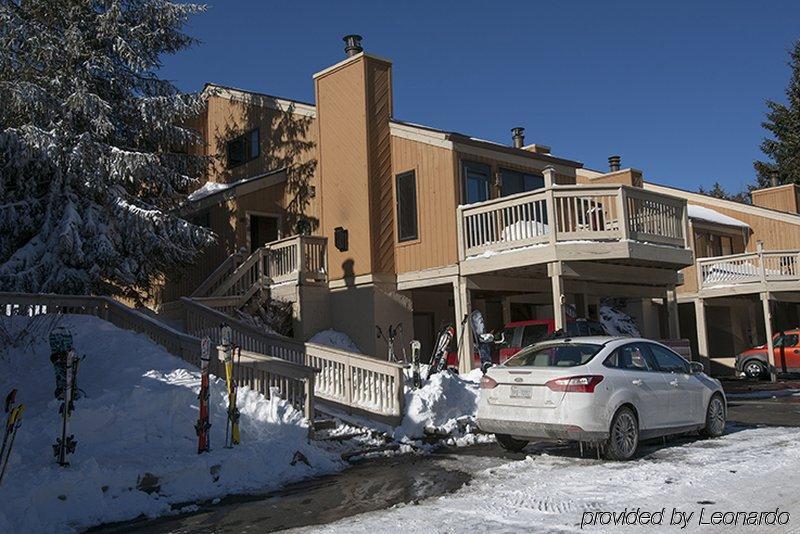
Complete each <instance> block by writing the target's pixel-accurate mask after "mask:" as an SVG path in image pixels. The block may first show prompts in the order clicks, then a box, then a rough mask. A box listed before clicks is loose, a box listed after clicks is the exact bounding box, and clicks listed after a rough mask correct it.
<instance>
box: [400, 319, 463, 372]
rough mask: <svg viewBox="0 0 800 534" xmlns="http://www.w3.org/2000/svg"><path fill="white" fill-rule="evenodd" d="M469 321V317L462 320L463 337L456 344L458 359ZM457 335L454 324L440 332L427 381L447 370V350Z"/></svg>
mask: <svg viewBox="0 0 800 534" xmlns="http://www.w3.org/2000/svg"><path fill="white" fill-rule="evenodd" d="M468 319H469V316H468V315H466V316H464V318H463V319H462V320H461V336H460V337H459V338H458V343H456V357H458V353H459V350H460V349H461V342H462V341H463V339H464V332H465V328H466V327H465V325H466V323H467V320H468ZM455 335H456V330H455V328H453V325H452V324H449V325H447V326H445V327H444V328H442V330H441V331H440V332H439V335H438V336H437V338H436V346H435V347H434V349H433V354H431V361H430V366H429V367H428V376H427V377H426V380H430V378H431V376H433V375H434V374H435V373H439V372H441V371H444V370H445V369H446V368H447V348H448V347H449V346H450V342H451V341H453V338H454V337H455ZM412 357H413V356H412Z"/></svg>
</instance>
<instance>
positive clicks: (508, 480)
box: [307, 425, 800, 534]
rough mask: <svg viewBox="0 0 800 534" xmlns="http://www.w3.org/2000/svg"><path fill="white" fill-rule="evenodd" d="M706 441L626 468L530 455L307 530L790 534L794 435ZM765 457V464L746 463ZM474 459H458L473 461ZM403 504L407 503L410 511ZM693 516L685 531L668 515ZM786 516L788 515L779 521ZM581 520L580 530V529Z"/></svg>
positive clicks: (562, 450)
mask: <svg viewBox="0 0 800 534" xmlns="http://www.w3.org/2000/svg"><path fill="white" fill-rule="evenodd" d="M728 432H729V433H728V434H727V435H725V436H723V437H721V438H717V439H713V440H688V439H681V440H674V439H673V440H669V441H668V442H667V446H666V447H659V446H657V445H655V446H654V445H651V446H649V453H648V454H646V455H645V456H644V457H642V458H640V459H638V460H634V461H630V462H608V461H603V460H596V459H590V458H588V457H587V458H579V457H577V451H576V448H575V447H558V446H549V447H547V448H538V447H537V446H534V445H532V446H529V447H528V454H529V455H528V456H527V457H526V458H524V459H520V460H516V461H514V460H512V461H509V462H508V463H506V464H504V465H501V466H499V467H498V466H493V467H490V468H486V469H482V470H481V469H479V470H478V473H477V475H476V476H475V478H474V479H473V480H472V481H471V482H470V483H469V484H467V485H465V486H463V487H462V488H461V489H459V490H458V491H456V492H455V493H452V494H446V495H443V496H441V497H438V498H434V499H430V500H427V501H424V502H421V503H415V505H414V506H411V505H406V506H402V505H400V506H395V507H394V508H391V509H389V510H382V511H378V512H370V513H367V514H362V515H357V516H353V517H350V518H347V519H344V520H342V521H339V522H336V523H333V524H329V525H324V526H314V527H313V529H307V531H311V530H313V531H314V532H343V533H345V532H346V533H348V534H351V533H361V532H363V533H369V534H371V533H374V532H392V531H396V530H397V526H398V525H402V530H403V531H405V532H620V531H628V530H630V532H640V531H643V530H644V528H650V529H653V528H654V527H652V526H650V527H641V526H638V527H637V526H629V527H627V528H626V527H624V526H622V527H620V526H617V527H614V526H613V525H608V524H605V525H603V524H598V523H594V524H592V521H597V519H595V518H597V517H598V516H599V514H598V513H599V512H617V513H619V512H622V511H624V510H626V509H627V510H628V511H631V510H635V509H637V508H639V509H640V510H641V511H653V512H660V511H661V510H662V509H663V510H664V518H663V522H662V524H661V528H662V529H664V531H667V530H669V531H673V530H674V531H675V532H730V531H731V529H732V528H733V529H734V530H735V531H736V532H739V531H741V532H787V531H791V532H795V531H796V528H797V524H798V520H799V519H798V518H797V517H796V515H797V510H798V509H800V497H799V496H798V493H797V491H796V488H797V487H798V484H800V448H798V447H797V446H796V444H797V443H798V440H800V428H748V429H745V428H742V427H736V426H734V425H729V427H728ZM753 451H769V460H768V461H750V460H752V459H753V458H754V456H753V454H754V453H753ZM479 460H480V459H479V458H473V457H465V459H464V461H468V462H472V463H477V462H479ZM409 504H410V503H409ZM776 508H777V509H778V510H779V511H780V512H789V515H790V522H789V524H788V525H784V526H767V525H762V526H760V527H745V528H743V527H742V526H741V525H740V526H739V527H732V526H726V525H716V526H713V525H706V524H701V523H700V521H701V519H700V513H701V511H702V512H703V517H704V520H705V521H708V520H709V517H710V515H711V513H712V512H729V511H734V512H736V511H745V512H752V511H756V512H774V511H775V510H776ZM674 509H677V510H678V511H679V512H681V513H686V514H689V513H693V515H692V516H691V517H690V519H689V520H688V521H687V522H686V528H684V529H681V528H680V527H679V526H673V527H672V530H670V527H669V524H670V518H671V517H672V512H673V510H674ZM783 517H784V518H785V517H786V516H783ZM582 521H583V522H584V523H585V524H584V526H583V528H581V522H582Z"/></svg>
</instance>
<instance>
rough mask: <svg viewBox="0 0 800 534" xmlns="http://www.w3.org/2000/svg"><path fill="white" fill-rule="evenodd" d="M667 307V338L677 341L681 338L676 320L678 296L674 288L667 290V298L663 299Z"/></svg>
mask: <svg viewBox="0 0 800 534" xmlns="http://www.w3.org/2000/svg"><path fill="white" fill-rule="evenodd" d="M664 302H665V304H666V306H667V316H668V320H669V337H670V338H672V339H679V338H680V337H681V328H680V321H679V318H678V294H677V292H676V291H675V286H672V287H670V288H669V289H667V298H665V299H664Z"/></svg>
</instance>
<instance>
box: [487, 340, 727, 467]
mask: <svg viewBox="0 0 800 534" xmlns="http://www.w3.org/2000/svg"><path fill="white" fill-rule="evenodd" d="M726 409H727V406H726V401H725V393H724V392H723V390H722V386H721V384H720V383H719V381H718V380H716V379H714V378H711V377H709V376H708V375H706V374H705V373H704V372H703V365H702V364H701V363H699V362H691V363H690V362H688V361H686V360H685V359H683V358H682V357H681V356H679V355H678V354H676V353H675V352H673V351H672V350H670V349H669V348H667V347H665V346H664V345H661V344H659V343H655V342H653V341H649V340H647V339H638V338H615V337H583V338H572V339H569V338H568V339H561V340H557V341H547V342H544V343H538V344H536V345H533V346H530V347H528V348H526V349H523V350H522V351H520V352H519V353H517V354H516V355H515V356H514V357H513V358H511V359H509V360H508V361H506V362H505V364H503V365H499V366H495V367H491V368H490V369H489V370H488V371H487V373H486V375H485V376H484V377H483V380H482V382H481V395H480V400H479V402H478V412H477V420H478V427H479V428H480V429H481V430H483V431H484V432H488V433H493V434H495V436H496V438H497V441H498V442H499V443H500V445H502V446H503V447H505V448H507V449H510V450H521V449H522V448H524V447H525V446H526V445H527V444H528V442H529V441H535V440H569V441H579V442H589V443H593V444H595V445H597V446H598V447H600V448H601V449H602V450H603V451H604V453H605V455H606V457H607V458H609V459H613V460H627V459H629V458H631V457H632V456H633V455H634V453H635V452H636V449H637V447H638V446H639V440H640V439H648V438H654V437H658V436H664V435H668V434H679V433H684V432H690V431H696V430H699V431H700V432H701V433H702V434H704V435H705V436H709V437H716V436H720V435H722V433H723V432H724V430H725V414H726Z"/></svg>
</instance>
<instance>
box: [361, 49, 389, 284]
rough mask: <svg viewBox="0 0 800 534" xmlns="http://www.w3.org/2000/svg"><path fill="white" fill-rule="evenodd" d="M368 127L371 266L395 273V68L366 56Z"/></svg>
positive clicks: (378, 270) (375, 269) (377, 270)
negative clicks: (391, 124)
mask: <svg viewBox="0 0 800 534" xmlns="http://www.w3.org/2000/svg"><path fill="white" fill-rule="evenodd" d="M366 85H367V121H368V122H367V128H368V131H369V174H370V176H369V179H370V202H371V205H372V208H371V209H372V217H371V219H372V230H373V232H372V266H373V271H375V272H380V273H392V272H394V270H395V269H394V211H393V210H392V206H393V204H394V202H393V200H394V197H393V195H392V146H391V138H390V135H389V119H391V117H392V71H391V66H390V65H389V64H387V63H384V62H382V61H375V60H372V59H370V58H367V61H366Z"/></svg>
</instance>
